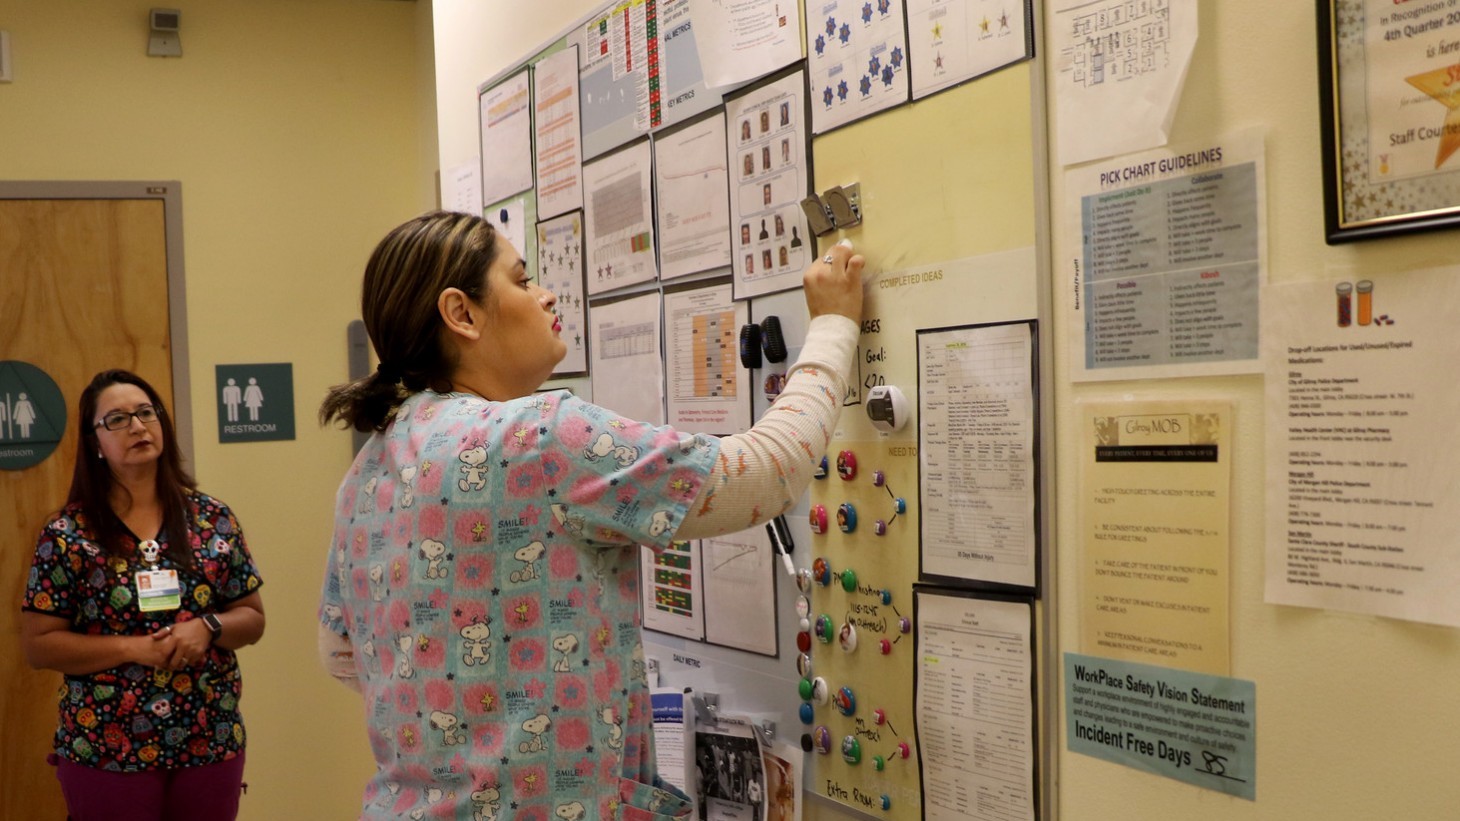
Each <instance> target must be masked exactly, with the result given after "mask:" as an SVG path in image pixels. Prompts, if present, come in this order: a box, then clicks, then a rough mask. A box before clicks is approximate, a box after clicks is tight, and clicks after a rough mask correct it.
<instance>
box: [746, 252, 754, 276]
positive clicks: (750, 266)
mask: <svg viewBox="0 0 1460 821" xmlns="http://www.w3.org/2000/svg"><path fill="white" fill-rule="evenodd" d="M745 273H747V274H753V273H755V254H746V255H745Z"/></svg>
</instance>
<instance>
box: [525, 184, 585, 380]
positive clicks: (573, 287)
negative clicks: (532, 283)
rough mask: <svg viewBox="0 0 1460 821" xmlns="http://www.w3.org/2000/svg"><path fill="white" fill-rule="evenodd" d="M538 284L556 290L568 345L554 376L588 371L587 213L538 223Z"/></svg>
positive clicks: (562, 335)
mask: <svg viewBox="0 0 1460 821" xmlns="http://www.w3.org/2000/svg"><path fill="white" fill-rule="evenodd" d="M537 283H538V284H539V285H541V286H542V287H544V288H546V289H548V290H549V291H552V292H553V296H555V297H557V300H558V301H557V304H555V305H554V306H553V311H554V312H555V313H556V314H557V315H558V321H559V323H560V324H561V328H560V329H559V332H558V333H559V338H560V339H562V340H563V344H564V345H566V346H567V347H568V353H567V354H566V355H565V356H564V357H563V361H561V362H559V363H558V366H557V367H556V368H554V369H553V376H555V377H556V376H571V375H576V374H582V373H587V372H588V290H587V282H586V280H585V279H584V269H583V212H582V211H571V212H569V213H567V214H564V215H562V216H561V217H554V218H553V219H550V220H547V221H545V222H539V223H538V224H537Z"/></svg>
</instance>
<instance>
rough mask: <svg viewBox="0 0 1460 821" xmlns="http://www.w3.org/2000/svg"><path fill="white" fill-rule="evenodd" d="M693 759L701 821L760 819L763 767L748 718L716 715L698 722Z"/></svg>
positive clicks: (763, 789) (763, 808)
mask: <svg viewBox="0 0 1460 821" xmlns="http://www.w3.org/2000/svg"><path fill="white" fill-rule="evenodd" d="M694 756H695V775H696V778H697V781H698V789H697V790H696V793H697V795H696V796H695V797H696V799H697V801H696V803H698V804H699V808H700V819H701V821H731V819H744V820H745V821H751V819H760V818H761V817H762V813H763V812H764V811H765V798H766V784H765V765H764V763H763V762H762V761H761V753H760V739H759V737H758V735H757V734H756V730H755V728H754V726H753V725H752V724H751V719H749V718H747V717H744V716H733V715H726V714H719V715H716V716H715V717H714V720H713V721H701V722H699V723H697V724H696V725H695V745H694Z"/></svg>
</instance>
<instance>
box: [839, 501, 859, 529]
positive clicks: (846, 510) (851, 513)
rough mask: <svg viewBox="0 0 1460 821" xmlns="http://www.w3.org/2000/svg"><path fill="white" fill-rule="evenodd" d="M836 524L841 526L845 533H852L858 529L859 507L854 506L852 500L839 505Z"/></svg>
mask: <svg viewBox="0 0 1460 821" xmlns="http://www.w3.org/2000/svg"><path fill="white" fill-rule="evenodd" d="M836 526H837V527H839V528H841V530H842V532H843V533H851V532H852V531H853V530H856V529H857V509H856V508H855V507H852V503H851V502H842V503H841V504H840V505H838V506H837V509H836Z"/></svg>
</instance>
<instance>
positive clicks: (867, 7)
mask: <svg viewBox="0 0 1460 821" xmlns="http://www.w3.org/2000/svg"><path fill="white" fill-rule="evenodd" d="M862 22H863V23H870V22H872V4H871V3H863V4H862Z"/></svg>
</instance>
